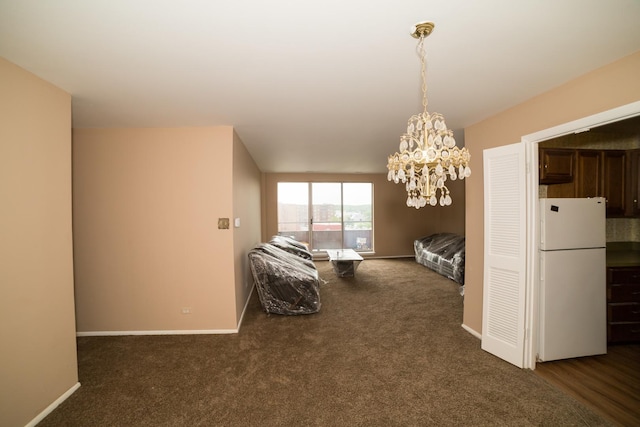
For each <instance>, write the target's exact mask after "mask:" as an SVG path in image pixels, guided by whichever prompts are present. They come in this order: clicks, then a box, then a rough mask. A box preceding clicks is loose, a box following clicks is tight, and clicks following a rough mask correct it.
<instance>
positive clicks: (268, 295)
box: [248, 236, 321, 315]
mask: <svg viewBox="0 0 640 427" xmlns="http://www.w3.org/2000/svg"><path fill="white" fill-rule="evenodd" d="M275 237H277V238H276V239H275V242H269V243H260V244H258V245H256V246H255V247H254V248H253V249H251V250H250V251H249V255H248V256H249V265H250V268H251V274H252V276H253V280H254V282H255V285H256V289H257V291H258V297H259V298H260V303H261V304H262V308H263V309H264V310H265V311H266V312H267V313H275V314H284V315H297V314H312V313H316V312H318V311H319V310H320V306H321V304H320V279H319V276H318V271H317V270H316V267H315V265H314V264H313V261H311V257H312V256H311V253H310V252H309V251H308V250H307V249H306V248H305V247H304V245H302V244H301V243H299V242H296V241H295V240H293V239H289V238H284V239H280V238H279V237H280V236H274V238H275ZM272 240H273V239H272Z"/></svg>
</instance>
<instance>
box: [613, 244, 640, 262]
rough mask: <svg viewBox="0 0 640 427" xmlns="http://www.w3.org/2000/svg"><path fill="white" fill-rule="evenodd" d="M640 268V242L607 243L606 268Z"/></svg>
mask: <svg viewBox="0 0 640 427" xmlns="http://www.w3.org/2000/svg"><path fill="white" fill-rule="evenodd" d="M637 266H640V242H609V243H607V267H637Z"/></svg>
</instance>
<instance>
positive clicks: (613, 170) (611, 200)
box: [602, 150, 626, 216]
mask: <svg viewBox="0 0 640 427" xmlns="http://www.w3.org/2000/svg"><path fill="white" fill-rule="evenodd" d="M603 161H604V167H603V173H604V177H603V180H602V181H603V186H604V188H603V194H602V195H603V196H604V197H605V198H606V199H607V215H609V216H624V214H625V208H626V205H625V199H626V197H625V181H626V177H625V175H626V169H625V164H626V153H625V152H624V151H619V150H618V151H604V158H603Z"/></svg>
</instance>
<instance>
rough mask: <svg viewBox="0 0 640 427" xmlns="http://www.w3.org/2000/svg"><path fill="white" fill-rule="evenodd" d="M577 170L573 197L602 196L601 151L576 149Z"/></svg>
mask: <svg viewBox="0 0 640 427" xmlns="http://www.w3.org/2000/svg"><path fill="white" fill-rule="evenodd" d="M576 157H577V158H578V172H577V175H578V177H577V179H576V186H575V189H576V195H575V197H602V196H603V194H602V176H603V175H602V151H599V150H576Z"/></svg>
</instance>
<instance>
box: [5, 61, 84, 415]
mask: <svg viewBox="0 0 640 427" xmlns="http://www.w3.org/2000/svg"><path fill="white" fill-rule="evenodd" d="M0 94H2V95H0V218H1V219H2V221H0V337H1V338H2V342H1V343H0V347H1V350H0V425H3V426H23V425H25V424H27V423H28V422H30V421H31V420H33V419H34V418H36V417H37V416H38V415H39V414H40V413H41V412H43V411H44V410H45V409H46V408H47V407H48V406H49V405H51V404H52V403H53V402H54V401H56V399H58V398H60V397H61V396H62V395H63V394H64V393H66V392H68V391H70V390H71V389H72V388H73V387H75V386H77V382H78V371H77V357H76V341H75V319H74V310H73V265H72V238H71V97H70V96H69V94H67V93H65V92H63V91H62V90H60V89H58V88H56V87H54V86H52V85H51V84H49V83H47V82H45V81H43V80H41V79H39V78H37V77H35V76H34V75H32V74H30V73H28V72H26V71H25V70H23V69H20V68H18V67H17V66H15V65H13V64H11V63H9V62H7V61H5V60H4V59H2V58H0Z"/></svg>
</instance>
